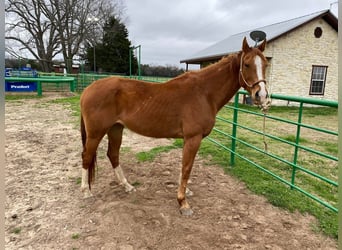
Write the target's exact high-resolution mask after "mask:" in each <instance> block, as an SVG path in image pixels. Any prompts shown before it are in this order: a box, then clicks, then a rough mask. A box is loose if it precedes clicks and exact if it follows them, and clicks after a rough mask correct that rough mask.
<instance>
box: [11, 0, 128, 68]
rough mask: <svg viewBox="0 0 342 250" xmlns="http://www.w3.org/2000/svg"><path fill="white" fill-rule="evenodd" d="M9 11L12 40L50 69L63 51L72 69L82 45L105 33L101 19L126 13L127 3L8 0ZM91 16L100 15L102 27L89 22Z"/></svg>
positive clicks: (82, 0)
mask: <svg viewBox="0 0 342 250" xmlns="http://www.w3.org/2000/svg"><path fill="white" fill-rule="evenodd" d="M5 10H6V15H7V16H6V20H7V22H6V39H7V40H8V41H9V40H11V41H15V42H17V44H18V46H19V47H20V48H19V49H22V48H25V49H27V50H28V51H29V52H30V53H31V54H32V55H33V56H34V57H35V58H36V59H37V60H39V63H40V64H41V65H42V69H43V70H44V71H50V70H51V68H52V59H53V58H55V57H56V55H57V54H59V53H62V55H63V59H64V61H65V63H66V65H67V66H68V70H69V72H70V70H71V64H72V61H73V58H74V56H75V55H76V54H78V53H79V52H80V50H81V45H82V44H83V43H84V42H85V41H94V37H98V36H97V35H98V34H101V32H102V31H101V29H100V27H102V25H101V22H102V21H101V20H106V19H107V17H108V16H110V15H118V16H120V15H122V11H123V5H122V2H121V1H120V0H116V1H113V0H98V1H92V0H6V9H5ZM91 16H97V17H98V19H99V24H100V25H99V26H94V24H92V23H89V22H88V19H89V17H91ZM91 27H95V28H97V29H91ZM94 31H95V34H94ZM8 47H10V46H8Z"/></svg>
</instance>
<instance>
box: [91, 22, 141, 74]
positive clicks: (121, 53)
mask: <svg viewBox="0 0 342 250" xmlns="http://www.w3.org/2000/svg"><path fill="white" fill-rule="evenodd" d="M130 46H131V42H130V41H129V39H128V31H127V28H126V26H125V25H124V24H123V23H121V22H120V20H118V19H116V18H115V17H110V18H109V20H108V21H107V22H106V23H105V25H104V27H103V38H102V43H100V44H97V45H96V51H95V54H96V55H95V56H96V68H97V70H100V69H101V70H102V71H104V72H112V73H120V74H127V75H128V74H129V48H130ZM93 52H94V51H93V48H91V47H90V48H89V49H88V53H87V58H88V62H89V63H90V64H91V67H92V68H93V65H92V64H93V59H94V58H93ZM136 68H137V60H136V58H135V57H133V58H132V69H134V70H133V72H134V71H135V70H136Z"/></svg>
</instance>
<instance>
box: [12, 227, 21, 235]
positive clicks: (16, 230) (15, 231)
mask: <svg viewBox="0 0 342 250" xmlns="http://www.w3.org/2000/svg"><path fill="white" fill-rule="evenodd" d="M20 232H21V228H20V227H16V228H14V229H13V230H12V233H14V234H20Z"/></svg>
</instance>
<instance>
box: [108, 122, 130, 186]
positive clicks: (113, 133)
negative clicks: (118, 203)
mask: <svg viewBox="0 0 342 250" xmlns="http://www.w3.org/2000/svg"><path fill="white" fill-rule="evenodd" d="M123 128H124V127H123V126H122V125H121V124H115V125H113V127H111V128H110V129H109V130H108V132H107V135H108V151H107V156H108V158H109V160H110V162H111V163H112V166H113V168H114V172H115V175H116V177H117V178H118V180H119V183H120V184H121V185H124V186H125V190H126V192H131V191H135V188H134V187H133V186H132V185H130V184H129V183H128V181H127V179H126V177H125V175H124V173H123V171H122V168H121V166H120V163H119V153H120V147H121V142H122V132H123Z"/></svg>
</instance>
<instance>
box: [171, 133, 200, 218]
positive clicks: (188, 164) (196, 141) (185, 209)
mask: <svg viewBox="0 0 342 250" xmlns="http://www.w3.org/2000/svg"><path fill="white" fill-rule="evenodd" d="M201 140H202V135H197V136H194V137H191V138H184V146H183V159H182V172H181V178H180V183H179V187H178V194H177V200H178V203H179V205H180V212H181V214H182V215H192V214H193V211H192V210H191V208H190V205H189V203H188V202H187V201H186V196H185V192H186V186H187V184H188V180H189V177H190V173H191V169H192V166H193V164H194V160H195V156H196V153H197V151H198V148H199V146H200V144H201Z"/></svg>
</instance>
